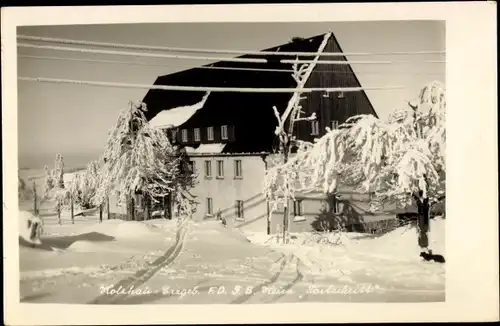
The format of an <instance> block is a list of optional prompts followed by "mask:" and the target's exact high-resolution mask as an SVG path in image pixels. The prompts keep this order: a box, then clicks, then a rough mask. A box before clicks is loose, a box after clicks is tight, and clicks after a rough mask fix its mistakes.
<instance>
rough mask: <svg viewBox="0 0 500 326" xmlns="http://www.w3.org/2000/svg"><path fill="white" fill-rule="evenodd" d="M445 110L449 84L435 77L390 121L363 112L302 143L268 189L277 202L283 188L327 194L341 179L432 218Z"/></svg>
mask: <svg viewBox="0 0 500 326" xmlns="http://www.w3.org/2000/svg"><path fill="white" fill-rule="evenodd" d="M445 110H446V98H445V87H444V85H442V84H441V83H439V82H431V83H429V84H428V85H426V86H425V87H423V88H422V90H421V92H420V94H419V96H418V99H417V100H416V101H414V102H413V103H412V102H410V103H408V108H405V109H403V110H399V111H396V112H394V113H393V114H391V116H390V117H389V119H388V121H382V120H380V119H377V118H376V117H374V116H373V115H358V116H354V117H351V118H349V119H348V120H347V121H346V122H345V123H344V124H342V125H341V126H340V127H339V129H336V130H330V129H329V128H327V133H326V134H325V135H324V136H323V137H321V138H320V139H317V140H316V141H315V142H314V143H308V142H297V144H296V148H297V153H296V154H295V155H294V156H292V157H291V158H290V159H288V161H287V162H286V163H281V164H278V165H277V166H275V167H273V168H271V169H270V170H269V171H268V172H267V175H266V179H265V186H264V188H265V189H264V193H265V195H266V197H267V198H268V199H269V200H270V201H271V203H272V204H273V207H276V203H278V202H279V198H278V197H279V194H280V193H281V192H283V191H287V192H288V194H289V195H290V196H291V197H292V198H293V196H294V193H295V192H297V191H301V192H309V191H317V190H321V191H323V192H324V193H327V194H328V193H333V192H335V191H336V189H337V185H338V184H339V183H340V184H345V185H350V186H354V187H356V188H357V189H358V190H360V191H362V192H365V193H370V194H372V196H373V199H374V202H377V203H381V204H383V203H384V202H387V201H395V202H397V203H398V204H399V205H401V206H408V205H411V204H412V203H416V204H417V206H418V207H419V214H421V215H426V216H427V217H428V214H429V207H430V204H432V203H433V202H436V201H437V200H438V199H439V198H441V197H442V196H443V195H444V192H445V176H446V157H445V150H446V127H445ZM422 246H423V247H425V246H426V245H425V241H423V242H422Z"/></svg>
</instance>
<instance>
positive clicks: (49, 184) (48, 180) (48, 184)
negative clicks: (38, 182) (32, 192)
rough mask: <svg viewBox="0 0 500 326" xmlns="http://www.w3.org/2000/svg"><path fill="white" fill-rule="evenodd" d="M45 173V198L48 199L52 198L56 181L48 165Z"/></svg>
mask: <svg viewBox="0 0 500 326" xmlns="http://www.w3.org/2000/svg"><path fill="white" fill-rule="evenodd" d="M44 171H45V180H44V186H43V197H44V198H45V199H47V198H48V197H49V196H50V192H51V190H52V189H54V186H55V180H54V177H53V173H52V170H50V169H49V167H48V166H47V165H45V168H44Z"/></svg>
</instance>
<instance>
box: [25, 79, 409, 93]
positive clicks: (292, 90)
mask: <svg viewBox="0 0 500 326" xmlns="http://www.w3.org/2000/svg"><path fill="white" fill-rule="evenodd" d="M18 80H22V81H31V82H41V83H52V84H73V85H85V86H102V87H115V88H141V89H157V90H166V91H188V92H232V93H296V92H301V93H312V92H325V93H330V92H344V93H345V92H359V91H364V90H393V89H402V88H404V87H402V86H382V87H332V88H328V87H323V88H243V87H205V86H203V87H202V86H176V85H145V84H126V83H115V82H97V81H87V80H73V79H58V78H44V77H37V78H36V77H18Z"/></svg>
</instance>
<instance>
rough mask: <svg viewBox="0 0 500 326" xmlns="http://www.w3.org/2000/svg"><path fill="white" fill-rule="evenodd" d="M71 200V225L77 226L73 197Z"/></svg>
mask: <svg viewBox="0 0 500 326" xmlns="http://www.w3.org/2000/svg"><path fill="white" fill-rule="evenodd" d="M70 200H71V224H75V214H74V210H73V196H71V198H70Z"/></svg>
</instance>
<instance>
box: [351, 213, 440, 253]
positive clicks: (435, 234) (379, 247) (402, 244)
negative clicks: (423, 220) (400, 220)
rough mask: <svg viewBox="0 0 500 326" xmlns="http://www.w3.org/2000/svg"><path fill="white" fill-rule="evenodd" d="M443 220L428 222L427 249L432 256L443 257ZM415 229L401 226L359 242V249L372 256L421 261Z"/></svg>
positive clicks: (437, 219) (435, 219) (436, 219)
mask: <svg viewBox="0 0 500 326" xmlns="http://www.w3.org/2000/svg"><path fill="white" fill-rule="evenodd" d="M445 221H446V220H445V219H443V218H441V217H436V218H434V219H431V220H430V230H429V233H428V235H429V249H431V250H432V252H433V253H434V254H439V255H443V256H445ZM417 239H418V231H417V229H416V227H410V226H403V227H399V228H397V229H395V230H394V231H392V232H389V233H387V234H385V235H383V236H381V237H379V238H375V239H370V240H368V239H365V240H361V241H360V242H359V249H360V250H363V251H370V252H372V253H374V254H380V255H384V256H390V257H394V258H398V259H401V260H421V258H420V252H421V251H422V250H421V248H420V247H419V245H418V241H417Z"/></svg>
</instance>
